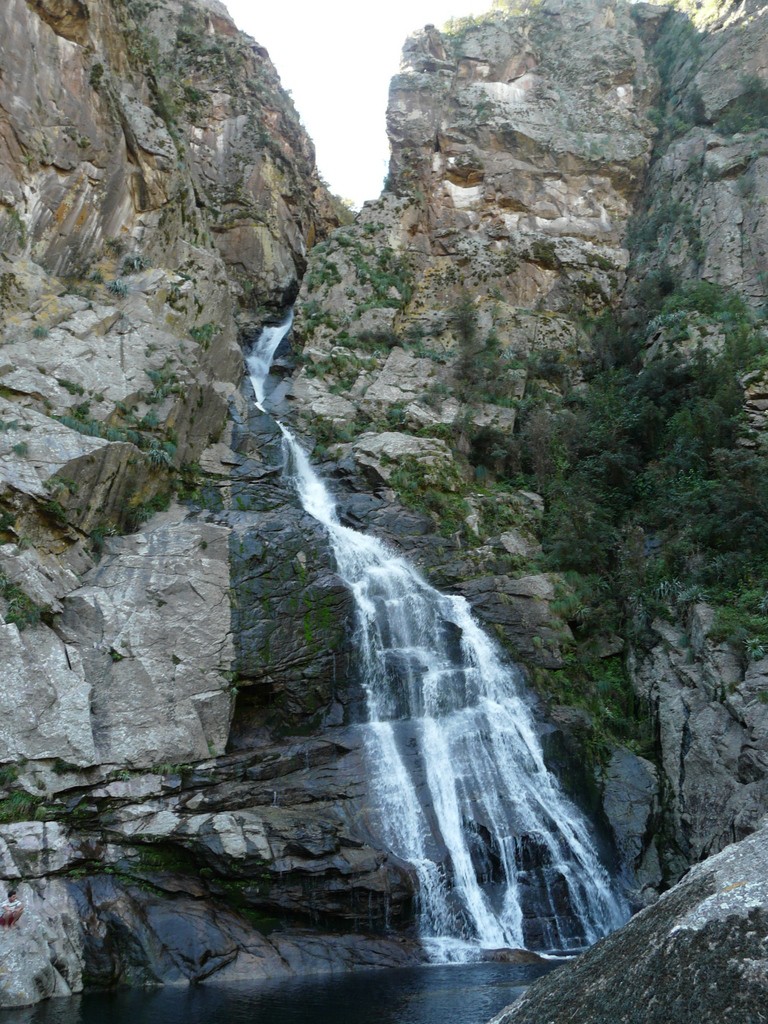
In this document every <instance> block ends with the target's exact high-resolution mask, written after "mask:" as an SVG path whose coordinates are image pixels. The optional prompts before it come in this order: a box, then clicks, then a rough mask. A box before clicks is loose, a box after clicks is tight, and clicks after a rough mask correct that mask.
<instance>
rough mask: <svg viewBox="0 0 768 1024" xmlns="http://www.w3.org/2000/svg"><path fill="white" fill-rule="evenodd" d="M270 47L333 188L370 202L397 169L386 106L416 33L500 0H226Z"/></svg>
mask: <svg viewBox="0 0 768 1024" xmlns="http://www.w3.org/2000/svg"><path fill="white" fill-rule="evenodd" d="M224 2H225V3H226V5H227V7H228V8H229V12H230V14H231V15H232V17H233V18H234V20H235V22H236V23H237V25H238V27H239V28H241V29H243V31H245V32H247V33H248V35H250V36H253V38H254V39H255V40H256V41H257V42H258V43H261V45H262V46H264V47H266V49H267V50H268V51H269V55H270V57H271V58H272V61H273V63H274V64H275V66H276V67H277V71H278V74H279V75H280V79H281V81H282V83H283V86H284V87H285V88H286V89H290V91H291V94H292V96H293V102H294V103H295V104H296V109H297V110H298V112H299V114H300V115H301V119H302V121H303V123H304V125H305V127H306V128H307V131H308V132H309V134H310V136H311V138H312V140H313V142H314V143H315V147H316V150H317V163H318V167H319V170H320V173H321V174H322V176H323V177H324V178H325V180H326V181H327V182H328V184H329V185H330V187H331V191H333V192H335V193H336V194H337V195H340V196H341V197H342V198H344V199H351V200H352V201H353V202H354V204H355V205H356V206H360V205H361V204H362V203H363V202H364V200H366V199H375V198H376V197H377V196H378V195H379V193H380V191H381V187H382V183H383V180H384V176H385V175H386V173H387V163H388V160H389V150H388V146H387V141H386V135H385V118H384V115H385V111H386V106H387V90H388V88H389V80H390V78H391V77H392V75H394V74H396V72H397V69H398V64H399V61H400V51H401V49H402V46H403V43H404V42H405V39H406V36H408V35H409V34H410V33H411V32H413V31H414V30H415V29H418V28H422V27H423V26H424V25H427V24H434V25H437V26H438V28H439V27H440V26H442V25H443V24H445V22H446V21H448V19H449V18H451V17H462V16H464V15H466V14H472V13H475V14H476V13H480V12H482V11H486V10H489V9H490V7H491V6H492V0H383V2H382V3H378V4H371V5H370V6H369V5H368V4H367V3H365V2H361V0H272V3H270V4H265V3H261V2H260V0H224Z"/></svg>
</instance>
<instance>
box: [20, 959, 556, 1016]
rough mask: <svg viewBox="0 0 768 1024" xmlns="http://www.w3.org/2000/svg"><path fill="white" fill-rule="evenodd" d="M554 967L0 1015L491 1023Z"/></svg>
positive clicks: (123, 993) (217, 990)
mask: <svg viewBox="0 0 768 1024" xmlns="http://www.w3.org/2000/svg"><path fill="white" fill-rule="evenodd" d="M552 966H555V964H554V963H553V964H552ZM550 969H551V967H550V966H549V965H546V964H541V965H535V966H529V965H526V966H518V965H512V964H465V965H450V966H442V965H438V966H432V967H408V968H398V969H395V970H380V971H356V972H353V973H351V974H345V975H325V976H323V977H321V978H317V977H315V978H311V979H301V980H298V979H292V980H290V981H281V982H274V981H270V982H254V983H242V982H238V983H231V984H227V985H217V984H215V983H213V982H209V983H205V984H201V985H193V986H184V987H183V988H181V987H176V986H170V987H166V988H161V989H124V990H120V991H118V992H111V993H93V994H90V995H84V996H73V997H71V998H67V999H51V1000H49V1001H47V1002H45V1003H40V1004H38V1005H37V1006H34V1007H27V1008H24V1009H18V1010H4V1011H0V1022H2V1024H105V1022H108V1024H374V1022H375V1024H448V1022H450V1024H485V1022H486V1021H488V1020H489V1019H490V1018H491V1017H493V1016H494V1014H496V1013H498V1012H499V1011H500V1010H501V1009H503V1008H504V1007H505V1006H506V1005H507V1004H508V1003H511V1002H513V1001H514V1000H515V999H517V998H518V996H520V994H521V993H522V992H523V991H524V989H525V988H526V986H527V985H528V984H529V983H530V982H531V981H533V980H534V978H536V977H539V976H540V975H541V974H545V973H547V971H548V970H550Z"/></svg>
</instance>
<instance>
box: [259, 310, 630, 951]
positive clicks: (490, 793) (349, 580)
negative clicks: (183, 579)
mask: <svg viewBox="0 0 768 1024" xmlns="http://www.w3.org/2000/svg"><path fill="white" fill-rule="evenodd" d="M290 326H291V321H290V319H288V320H287V321H286V322H285V323H284V324H282V325H280V326H279V327H267V328H265V330H264V331H263V332H262V334H261V336H260V337H259V339H258V341H257V343H256V345H255V346H254V349H253V351H252V352H251V354H250V355H249V356H248V360H247V365H248V370H249V373H250V375H251V381H252V384H253V389H254V394H255V398H256V402H257V405H258V406H259V407H260V408H264V403H265V382H266V378H267V375H268V373H269V366H270V364H271V361H272V358H273V356H274V353H275V351H276V350H277V348H278V346H279V345H280V342H281V341H282V339H283V338H284V337H285V335H286V334H287V333H288V331H289V330H290ZM280 429H281V430H282V432H283V436H284V444H285V450H286V474H287V475H288V477H289V478H290V479H291V481H292V483H293V484H294V486H295V488H296V492H297V494H298V497H299V500H300V501H301V504H302V506H303V508H304V510H305V511H306V512H307V513H309V515H311V516H313V517H314V518H315V519H316V520H317V521H318V522H319V523H321V524H322V525H323V526H324V527H325V529H326V530H327V533H328V537H329V540H330V543H331V545H332V549H333V553H334V556H335V559H336V563H337V568H338V572H339V575H340V577H341V578H342V579H343V580H344V582H345V583H346V585H347V586H348V587H349V588H350V590H351V592H352V594H353V595H354V598H355V603H356V634H355V648H356V650H357V652H358V657H359V659H360V668H361V676H362V678H363V681H364V686H365V690H366V695H367V709H368V726H367V728H366V747H367V752H368V763H369V771H370V776H371V781H370V787H371V793H372V796H373V800H372V802H373V803H374V805H375V806H376V808H377V810H378V823H377V824H378V828H379V831H380V835H381V839H382V842H383V845H384V846H385V847H386V848H388V849H389V850H390V851H391V852H392V853H393V854H394V855H395V856H397V857H399V858H401V859H402V860H404V861H406V862H408V863H409V864H410V865H412V867H413V869H414V871H415V873H416V875H417V878H418V883H419V927H420V934H421V938H422V941H423V942H424V943H425V945H426V947H427V948H428V950H429V952H430V956H431V957H432V959H434V960H436V961H441V962H445V961H467V960H471V959H475V958H477V957H478V956H479V955H480V954H481V951H482V950H488V949H497V948H501V947H515V948H520V947H524V948H528V949H535V950H537V951H540V952H550V953H556V952H562V951H570V950H575V949H580V948H583V947H585V946H587V945H590V944H592V943H593V942H595V941H596V940H597V939H598V938H600V937H601V936H603V935H606V934H608V933H609V932H611V931H613V930H614V929H616V928H618V927H619V926H620V925H621V924H623V923H624V921H625V920H626V919H627V917H628V908H627V906H626V904H625V902H624V901H623V899H622V897H621V896H620V895H619V894H618V893H617V891H616V889H615V887H614V885H613V883H612V881H611V878H610V877H609V874H608V872H607V871H606V869H605V868H604V867H603V865H602V864H601V862H600V859H599V857H598V854H597V852H596V849H595V846H594V842H593V840H592V837H591V836H590V830H589V826H588V824H587V822H586V821H585V820H584V818H583V817H582V816H581V814H580V813H579V812H578V810H577V809H576V808H575V807H574V806H573V804H572V803H571V802H570V801H569V800H568V799H567V798H566V797H565V796H564V794H563V793H562V791H561V790H560V787H559V785H558V783H557V780H556V779H555V778H554V776H553V775H552V774H551V773H550V772H549V771H548V769H547V767H546V765H545V763H544V760H543V756H542V750H541V746H540V743H539V741H538V737H537V734H536V730H535V727H534V723H533V720H532V717H531V713H530V710H529V708H528V707H527V704H526V702H525V692H524V686H523V683H522V681H521V678H520V674H519V672H518V671H517V670H516V669H515V668H514V666H512V665H510V664H509V663H507V662H506V661H505V660H504V658H503V657H502V655H501V652H500V651H499V650H498V649H497V647H496V645H495V644H494V642H493V641H492V640H491V639H490V637H489V636H488V635H487V634H486V633H485V632H484V631H483V630H482V629H481V628H480V627H479V626H478V625H477V623H476V622H475V620H474V619H473V617H472V615H471V612H470V609H469V606H468V604H467V602H466V601H465V600H464V598H461V597H452V596H447V595H445V594H441V593H440V592H439V591H437V590H435V589H434V588H433V587H431V586H429V584H427V583H426V582H425V580H423V579H422V578H421V576H420V575H419V574H418V572H417V571H416V570H415V569H414V568H413V567H412V566H411V565H409V564H408V562H407V561H406V560H405V559H403V558H402V557H401V556H400V555H398V554H397V553H396V552H394V551H393V550H391V549H390V548H388V547H387V546H386V545H385V544H383V543H382V542H381V541H379V540H378V539H376V538H374V537H370V536H367V535H365V534H363V533H360V532H358V531H356V530H352V529H350V528H349V527H346V526H344V525H342V524H341V523H340V522H339V519H338V515H337V512H336V507H335V503H334V501H333V498H332V497H331V495H330V493H329V491H328V489H327V488H326V486H325V484H324V483H323V481H322V480H321V479H320V477H319V476H318V474H317V473H316V472H315V471H314V469H313V468H312V466H311V465H310V463H309V460H308V458H307V456H306V454H305V452H304V451H303V450H302V448H301V447H300V446H299V444H298V443H297V442H296V440H295V438H294V437H293V435H292V434H291V432H290V431H289V430H288V429H287V428H286V427H284V426H282V425H280Z"/></svg>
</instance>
